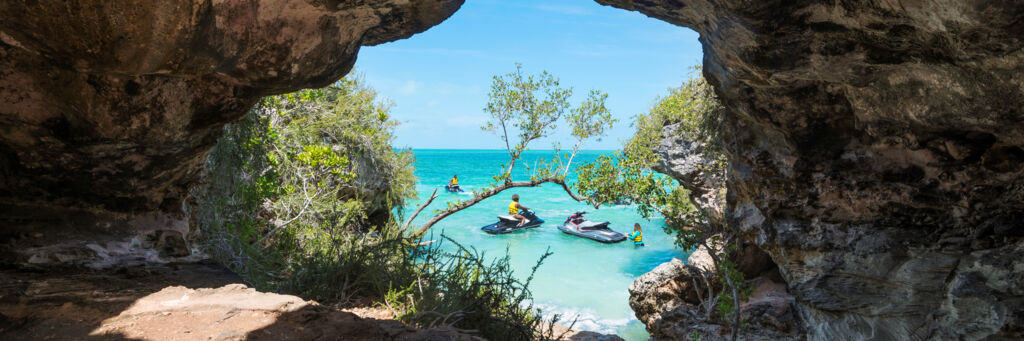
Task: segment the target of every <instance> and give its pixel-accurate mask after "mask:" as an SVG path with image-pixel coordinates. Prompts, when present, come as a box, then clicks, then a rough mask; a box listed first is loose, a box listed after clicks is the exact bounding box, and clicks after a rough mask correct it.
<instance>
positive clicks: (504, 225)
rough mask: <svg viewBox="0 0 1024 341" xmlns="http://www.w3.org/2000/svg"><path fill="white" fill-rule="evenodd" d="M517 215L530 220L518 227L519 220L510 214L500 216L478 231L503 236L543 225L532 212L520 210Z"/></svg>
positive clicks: (541, 220)
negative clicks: (496, 220)
mask: <svg viewBox="0 0 1024 341" xmlns="http://www.w3.org/2000/svg"><path fill="white" fill-rule="evenodd" d="M519 214H520V215H522V216H524V217H526V219H530V221H529V222H528V223H526V224H525V225H523V226H518V225H519V219H516V218H515V217H513V216H512V215H511V214H508V215H500V216H498V222H496V223H494V224H490V225H487V226H484V227H482V228H480V229H481V230H484V232H487V233H490V234H503V233H509V232H515V231H519V230H525V229H528V228H534V227H538V226H540V224H543V223H544V219H541V218H537V215H535V214H533V211H530V210H522V211H520V212H519Z"/></svg>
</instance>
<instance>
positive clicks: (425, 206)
mask: <svg viewBox="0 0 1024 341" xmlns="http://www.w3.org/2000/svg"><path fill="white" fill-rule="evenodd" d="M435 198H437V188H434V193H430V199H427V202H424V203H423V205H420V208H418V209H416V212H413V214H412V216H411V217H409V220H406V221H405V224H403V225H402V229H401V230H398V231H399V233H405V230H406V229H408V228H409V224H412V220H413V219H416V216H418V215H420V212H421V211H423V209H424V208H427V206H428V205H430V203H431V202H433V201H434V199H435Z"/></svg>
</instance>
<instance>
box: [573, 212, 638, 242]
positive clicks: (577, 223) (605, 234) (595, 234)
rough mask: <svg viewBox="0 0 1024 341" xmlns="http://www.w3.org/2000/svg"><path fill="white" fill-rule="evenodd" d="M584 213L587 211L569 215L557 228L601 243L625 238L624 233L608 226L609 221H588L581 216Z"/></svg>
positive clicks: (619, 240)
mask: <svg viewBox="0 0 1024 341" xmlns="http://www.w3.org/2000/svg"><path fill="white" fill-rule="evenodd" d="M585 213H587V212H576V213H575V214H573V215H571V216H569V218H568V219H565V223H563V224H562V225H558V229H559V230H561V231H562V232H565V233H568V234H571V235H574V236H577V237H583V238H588V239H593V240H596V241H599V242H602V243H618V242H621V241H623V240H626V235H625V234H624V233H622V232H619V231H615V230H612V229H610V228H608V223H609V222H607V221H606V222H603V223H599V222H595V221H589V220H587V218H584V217H583V214H585Z"/></svg>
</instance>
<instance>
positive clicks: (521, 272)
mask: <svg viewBox="0 0 1024 341" xmlns="http://www.w3.org/2000/svg"><path fill="white" fill-rule="evenodd" d="M413 153H414V154H415V156H416V177H417V178H418V183H417V185H416V189H417V191H419V193H420V195H419V196H420V198H419V200H417V201H415V202H410V203H409V204H408V205H407V206H406V212H407V214H411V213H412V212H413V211H415V209H416V208H417V207H419V205H421V204H422V202H423V201H424V200H426V199H427V198H428V197H429V196H430V193H431V192H432V191H433V190H434V188H439V190H438V198H437V199H435V200H434V202H433V203H432V204H431V205H430V207H428V208H427V209H424V210H423V212H422V213H421V215H420V216H419V217H417V219H416V221H415V222H414V224H413V226H419V224H422V223H423V222H425V221H426V220H427V219H429V218H430V217H431V216H432V215H433V214H432V212H433V211H434V210H436V209H440V208H443V207H445V202H446V201H453V202H454V201H456V200H460V199H461V200H467V199H470V198H472V194H471V193H470V191H472V190H474V189H480V188H482V187H484V186H486V185H487V184H488V182H489V181H490V180H491V177H492V176H493V175H494V174H498V173H499V172H500V171H501V168H500V167H501V165H502V164H503V163H504V162H505V161H506V160H507V153H506V152H505V151H504V150H426V149H419V150H414V151H413ZM610 153H611V152H608V151H583V152H581V153H580V154H579V155H577V156H576V160H574V161H573V164H574V165H578V164H579V163H581V162H586V161H590V160H593V159H595V158H597V157H598V156H599V155H602V154H610ZM552 156H553V154H552V152H551V151H528V152H526V153H525V154H524V160H523V162H522V163H520V164H519V165H518V166H517V169H516V176H515V177H514V178H513V179H515V180H527V179H529V177H528V175H527V174H528V173H527V172H528V170H527V169H526V167H524V166H523V164H528V165H531V166H532V165H533V164H534V162H536V161H537V160H538V159H539V158H551V157H552ZM452 174H458V175H459V184H460V185H461V186H462V188H463V189H464V190H465V191H466V192H463V193H457V194H456V193H448V192H446V191H445V190H444V185H445V184H446V183H447V182H448V179H450V178H451V176H452ZM569 181H570V183H571V182H573V181H574V176H573V175H572V173H571V172H570V176H569ZM512 194H519V196H520V197H521V199H520V203H521V204H522V205H524V206H526V207H529V208H531V209H533V210H534V211H535V212H536V213H537V216H538V217H540V218H541V219H544V220H545V223H544V224H543V225H541V227H539V228H536V229H527V230H524V231H517V232H513V233H508V234H503V235H489V234H487V233H484V232H483V231H481V230H480V227H482V226H484V225H487V224H491V223H494V222H495V221H497V215H498V214H504V212H505V211H506V210H507V207H508V204H509V202H510V201H511V199H510V198H511V196H512ZM576 211H587V212H588V214H587V217H588V219H590V220H593V221H610V222H611V225H610V227H611V228H612V229H615V230H617V231H620V232H623V233H628V232H629V231H631V230H632V226H633V223H635V222H639V223H640V225H641V226H643V229H644V242H645V244H646V245H647V246H646V247H643V248H634V246H633V245H632V242H631V241H624V242H621V243H616V244H602V243H598V242H595V241H592V240H589V239H583V238H580V237H575V236H571V235H568V234H564V233H562V232H560V231H559V230H558V228H557V226H558V225H559V224H561V223H562V222H563V221H565V219H566V217H568V216H569V215H570V214H572V213H573V212H576ZM663 224H664V220H663V219H652V220H645V219H643V218H641V217H640V215H639V214H637V213H636V210H635V208H634V207H632V206H612V207H602V208H601V209H599V210H594V209H593V207H589V206H587V205H586V204H584V203H580V202H576V201H574V200H573V199H572V198H570V197H569V196H568V195H567V194H566V193H565V192H564V191H563V190H562V188H561V187H560V186H558V185H553V184H547V185H543V186H541V187H537V188H513V189H510V190H506V191H504V192H502V193H501V194H499V195H497V196H495V197H492V198H489V199H487V200H485V201H483V202H481V203H478V204H476V205H475V206H473V207H470V208H468V209H465V210H463V211H461V212H458V213H456V214H454V215H452V216H449V217H448V218H446V219H445V220H442V221H441V222H440V223H438V224H437V225H435V226H434V227H432V228H431V232H432V233H433V235H434V237H435V238H436V236H437V235H439V234H440V233H442V232H443V233H444V234H445V235H446V236H448V237H450V238H451V239H453V240H455V241H457V242H459V243H460V244H463V245H464V246H467V247H470V246H472V247H475V248H476V249H477V250H481V251H484V252H486V254H487V255H488V256H493V257H497V256H501V255H503V254H504V252H505V250H506V248H507V249H508V252H509V254H510V255H511V260H512V264H513V267H514V269H515V271H516V276H519V277H520V278H521V279H525V277H526V276H528V275H529V271H530V268H532V267H533V266H534V265H535V264H536V261H537V259H538V258H540V256H541V255H543V254H544V252H545V250H548V249H550V250H551V252H553V254H552V255H551V256H550V257H548V259H547V260H545V262H544V264H543V265H541V267H540V268H539V269H538V270H537V274H536V275H535V277H534V280H533V282H532V284H531V285H530V289H531V291H532V292H533V298H534V304H535V305H536V306H537V307H539V308H541V309H542V310H543V312H544V314H545V315H550V314H555V313H557V314H562V315H563V316H564V317H565V318H566V319H568V320H570V321H571V320H572V319H573V318H577V317H578V321H577V322H576V325H575V327H574V328H575V329H580V330H590V331H596V332H602V333H615V334H618V335H619V336H622V337H623V338H625V339H626V340H647V339H648V334H647V332H646V330H644V326H643V324H641V323H640V321H638V320H637V319H636V317H635V316H634V315H633V311H632V310H631V309H630V308H629V292H628V288H629V285H630V284H632V283H633V280H634V279H636V278H637V277H638V276H640V275H642V274H644V273H645V272H647V271H650V270H651V269H654V267H656V266H658V265H659V264H661V263H663V262H666V261H669V260H670V259H672V258H673V257H677V258H683V259H685V256H686V255H685V253H684V252H683V251H682V250H679V249H677V248H675V247H674V245H673V239H672V237H671V236H669V235H667V234H666V233H665V232H664V231H663V230H662V226H663Z"/></svg>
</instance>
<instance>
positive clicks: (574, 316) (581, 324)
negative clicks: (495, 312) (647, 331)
mask: <svg viewBox="0 0 1024 341" xmlns="http://www.w3.org/2000/svg"><path fill="white" fill-rule="evenodd" d="M534 307H535V308H540V310H541V313H542V314H543V315H544V318H545V319H550V318H551V317H552V316H554V315H555V314H558V315H561V316H562V318H561V320H560V322H559V324H562V325H565V326H568V325H569V324H570V323H572V322H573V320H576V324H574V325H573V326H572V329H574V330H586V331H592V332H598V333H603V334H615V333H617V332H618V331H619V328H622V327H624V326H626V324H628V323H629V322H630V321H631V320H632V319H630V318H602V317H600V316H598V314H597V312H595V311H594V310H592V309H586V308H584V309H580V308H571V307H563V306H559V305H555V304H544V303H535V304H534Z"/></svg>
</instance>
